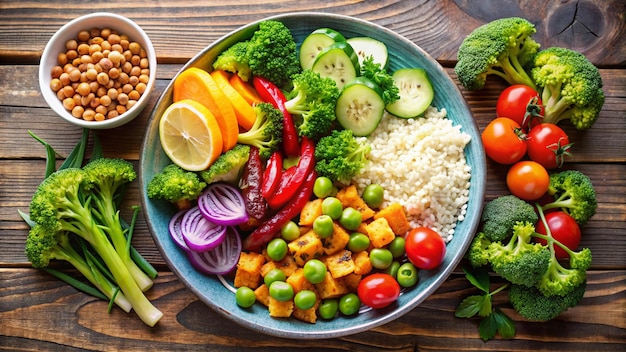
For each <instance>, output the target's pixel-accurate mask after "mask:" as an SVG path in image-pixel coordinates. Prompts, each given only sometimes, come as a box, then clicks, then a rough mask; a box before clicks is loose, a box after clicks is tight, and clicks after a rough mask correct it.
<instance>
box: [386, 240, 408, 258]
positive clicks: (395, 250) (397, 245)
mask: <svg viewBox="0 0 626 352" xmlns="http://www.w3.org/2000/svg"><path fill="white" fill-rule="evenodd" d="M405 243H406V240H405V239H404V237H402V236H396V238H394V239H393V241H391V243H389V245H387V249H389V251H391V254H392V255H393V257H394V258H398V257H401V256H402V255H404V245H405Z"/></svg>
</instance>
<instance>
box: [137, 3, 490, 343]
mask: <svg viewBox="0 0 626 352" xmlns="http://www.w3.org/2000/svg"><path fill="white" fill-rule="evenodd" d="M270 19H271V20H277V21H281V22H283V23H284V24H285V25H286V26H287V27H288V28H289V29H290V30H291V32H292V34H293V36H294V39H295V40H296V43H301V42H302V40H303V39H304V38H305V37H306V36H307V35H308V34H310V33H311V32H312V31H313V30H315V29H317V28H320V27H328V28H332V29H334V30H337V31H339V32H340V33H342V34H343V35H344V36H345V37H346V38H349V37H355V36H368V37H372V38H374V39H377V40H379V41H382V42H383V43H385V44H386V45H387V47H388V52H389V69H390V70H392V71H393V70H395V69H398V68H402V67H421V68H424V69H425V70H426V71H427V72H428V73H429V77H430V79H431V82H432V85H433V87H434V91H435V96H434V100H433V102H432V105H433V106H436V107H438V108H440V109H441V108H445V109H446V110H447V113H448V118H449V119H451V120H452V122H453V124H455V125H460V126H461V130H462V131H463V132H465V133H467V134H469V135H470V137H471V141H470V143H469V144H468V145H467V146H466V147H465V157H466V162H467V164H468V165H469V166H470V168H471V185H470V189H469V201H468V203H467V212H466V214H465V217H464V219H463V221H459V222H458V224H457V226H456V230H455V235H454V238H453V239H452V240H451V241H449V242H448V244H447V251H446V256H445V258H444V261H443V263H442V264H441V265H440V266H439V267H438V268H436V269H433V270H420V272H419V282H418V284H417V285H416V286H415V287H412V288H410V289H407V290H405V291H403V293H402V294H401V295H400V297H399V298H398V300H397V301H396V302H395V303H394V304H392V305H390V306H387V307H386V308H382V309H369V310H364V311H363V312H361V313H359V314H358V315H356V316H351V317H345V316H339V317H337V318H335V319H333V320H323V319H319V320H318V322H317V323H315V324H310V323H306V322H301V321H298V320H296V319H294V318H290V319H276V318H272V317H270V316H269V314H268V311H267V308H266V307H265V306H263V305H261V304H259V303H257V304H255V305H254V306H252V307H251V308H246V309H243V308H241V307H239V306H237V304H236V302H235V297H234V294H233V292H232V291H231V290H230V289H229V287H228V286H230V285H229V284H228V282H226V281H227V280H229V279H223V278H220V277H217V276H211V275H205V274H202V273H200V272H199V271H197V270H195V269H194V267H193V266H192V265H191V264H190V262H189V260H188V259H187V256H186V255H185V253H184V252H183V251H182V250H181V249H180V248H179V247H178V246H177V245H176V244H175V243H174V241H172V239H171V238H170V235H169V233H168V223H169V220H170V218H171V217H172V216H173V215H174V214H175V213H176V209H175V208H174V207H173V206H172V205H171V204H169V203H167V202H165V201H161V200H158V201H157V200H153V199H149V198H148V197H147V192H146V188H147V184H148V183H149V182H150V180H151V179H152V178H153V177H154V175H155V174H157V173H158V172H160V171H161V170H162V169H163V168H164V167H165V166H166V165H168V164H170V163H171V161H170V160H169V158H168V157H167V156H166V154H165V152H164V151H163V150H162V148H161V145H160V141H159V131H158V128H159V118H160V116H161V115H162V114H163V112H164V111H165V109H166V108H167V107H168V106H169V105H170V104H171V103H172V91H173V83H170V84H169V86H168V87H167V88H166V90H165V91H164V92H163V93H162V95H161V97H160V99H159V101H158V102H157V104H156V106H155V108H154V110H153V111H152V114H151V117H150V122H149V125H148V129H147V131H146V134H145V138H144V141H143V145H142V150H141V162H140V175H141V177H140V183H141V189H142V202H143V206H144V210H145V212H144V214H145V216H146V220H147V222H148V226H149V230H150V232H151V234H152V236H153V237H154V240H155V243H156V244H157V246H158V247H159V250H160V252H161V254H162V255H163V257H164V259H165V261H166V262H167V263H168V265H169V267H170V269H171V270H172V271H173V272H174V273H175V274H176V275H177V276H178V278H179V279H180V280H181V281H182V282H183V283H184V284H185V285H186V286H187V287H188V288H189V290H191V291H192V292H193V293H194V294H195V295H197V297H198V298H199V300H200V301H202V302H204V303H205V304H206V305H208V306H209V307H211V308H213V309H214V310H215V311H216V312H218V313H219V314H221V315H222V316H223V317H224V318H225V319H230V320H232V321H234V322H236V323H237V324H240V325H242V326H244V327H247V328H249V329H252V330H255V331H258V332H262V333H265V334H269V335H273V336H278V337H285V338H298V339H321V338H333V337H341V336H346V335H351V334H355V333H359V332H363V331H366V330H369V329H371V328H374V327H377V326H380V325H383V324H385V323H388V322H390V321H392V320H394V319H397V318H399V317H401V316H402V315H404V314H406V313H407V312H409V311H411V310H412V309H414V308H415V307H416V306H418V305H419V304H420V303H422V302H423V301H424V300H425V299H426V298H427V297H428V296H430V295H431V294H432V293H433V292H435V290H437V288H438V287H439V286H440V285H441V284H442V283H443V282H444V281H445V280H446V278H448V276H449V275H450V274H451V272H452V271H453V270H454V269H455V268H456V266H457V265H458V264H459V262H460V260H461V259H462V257H463V255H464V253H465V251H466V249H467V247H468V246H469V243H470V242H471V239H472V237H473V234H474V232H475V230H476V228H477V227H478V224H479V221H480V214H481V211H482V205H483V198H484V193H485V180H486V175H485V173H486V166H485V156H484V152H483V148H482V144H481V140H480V134H479V131H478V128H477V126H476V124H475V122H474V120H473V118H472V115H471V112H470V110H469V108H468V106H467V104H466V102H465V100H464V98H463V96H462V95H461V93H460V91H459V89H458V87H457V85H456V84H455V83H454V81H453V80H452V79H451V78H450V77H449V76H448V74H447V73H446V71H444V69H443V68H442V67H441V66H440V65H439V64H438V63H437V62H436V61H435V60H434V59H433V58H432V57H430V56H429V55H428V54H427V53H426V52H425V51H423V50H422V49H421V48H420V47H418V46H417V45H415V44H414V43H413V42H411V41H409V40H407V39H406V38H403V37H402V36H400V35H398V34H396V33H394V32H392V31H390V30H388V29H386V28H384V27H381V26H378V25H376V24H373V23H370V22H367V21H364V20H360V19H357V18H353V17H347V16H342V15H333V14H324V13H292V14H284V15H278V16H273V17H269V18H265V19H263V20H270ZM259 22H260V21H257V22H254V23H250V24H248V25H245V26H243V27H241V28H239V29H237V30H235V31H233V32H232V33H230V34H228V35H225V36H223V37H222V38H220V39H218V40H217V41H215V42H214V43H212V44H210V45H209V46H207V47H206V48H205V49H204V50H202V51H201V52H200V53H198V54H197V55H196V56H195V57H193V58H192V59H191V60H190V61H189V62H188V63H187V64H186V65H185V66H184V67H183V68H182V69H181V71H180V72H182V71H183V70H185V69H187V68H190V67H198V68H202V69H206V70H209V71H210V70H211V65H212V62H213V61H214V60H215V58H216V57H217V55H218V54H219V53H221V52H222V51H223V50H225V49H226V48H228V47H229V46H231V45H233V44H234V43H236V42H239V41H242V40H246V39H248V38H250V37H251V36H252V33H253V32H254V31H255V30H256V29H257V28H258V24H259ZM172 82H173V81H172ZM231 283H232V281H231Z"/></svg>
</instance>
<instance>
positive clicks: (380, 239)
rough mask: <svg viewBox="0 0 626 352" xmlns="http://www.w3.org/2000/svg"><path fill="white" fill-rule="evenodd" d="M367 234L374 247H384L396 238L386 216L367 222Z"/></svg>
mask: <svg viewBox="0 0 626 352" xmlns="http://www.w3.org/2000/svg"><path fill="white" fill-rule="evenodd" d="M367 236H368V237H369V238H370V243H371V244H372V247H374V248H382V247H384V246H386V245H388V244H389V243H390V242H391V241H393V239H394V238H396V235H395V234H394V233H393V230H392V229H391V227H390V226H389V223H388V222H387V219H385V218H378V219H376V220H374V221H372V222H370V223H369V224H367Z"/></svg>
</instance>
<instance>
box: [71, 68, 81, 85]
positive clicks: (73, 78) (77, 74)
mask: <svg viewBox="0 0 626 352" xmlns="http://www.w3.org/2000/svg"><path fill="white" fill-rule="evenodd" d="M69 78H70V81H72V82H78V81H80V70H79V69H77V68H75V69H73V70H72V71H70V72H69Z"/></svg>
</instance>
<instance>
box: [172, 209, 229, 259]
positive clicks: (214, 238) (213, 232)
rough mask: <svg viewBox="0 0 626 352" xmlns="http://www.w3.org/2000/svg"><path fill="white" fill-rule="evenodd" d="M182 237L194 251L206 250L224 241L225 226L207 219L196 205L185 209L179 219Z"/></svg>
mask: <svg viewBox="0 0 626 352" xmlns="http://www.w3.org/2000/svg"><path fill="white" fill-rule="evenodd" d="M181 230H182V234H183V239H184V241H185V244H186V245H187V247H189V249H190V250H192V251H195V252H206V251H209V250H211V249H213V248H215V247H217V246H219V245H220V243H222V242H223V241H224V238H225V234H226V226H223V225H219V224H216V223H214V222H212V221H210V220H209V219H207V218H206V217H205V216H204V215H202V212H200V209H198V207H197V206H195V207H193V208H191V209H189V210H187V212H186V213H185V215H183V218H182V220H181Z"/></svg>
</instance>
